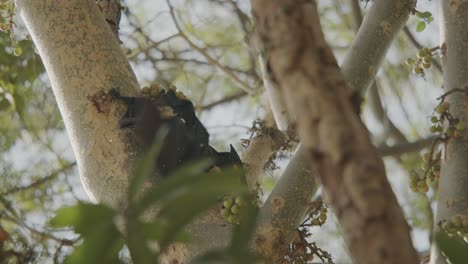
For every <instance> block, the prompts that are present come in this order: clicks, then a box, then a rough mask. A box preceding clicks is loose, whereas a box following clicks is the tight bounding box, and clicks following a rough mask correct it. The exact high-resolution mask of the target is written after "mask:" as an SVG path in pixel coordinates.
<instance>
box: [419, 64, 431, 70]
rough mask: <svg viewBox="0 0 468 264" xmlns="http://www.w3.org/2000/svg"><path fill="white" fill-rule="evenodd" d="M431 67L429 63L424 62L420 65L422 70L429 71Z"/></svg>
mask: <svg viewBox="0 0 468 264" xmlns="http://www.w3.org/2000/svg"><path fill="white" fill-rule="evenodd" d="M431 65H432V64H431V63H430V62H429V63H425V62H423V63H421V66H422V67H423V68H424V69H429V68H430V67H431Z"/></svg>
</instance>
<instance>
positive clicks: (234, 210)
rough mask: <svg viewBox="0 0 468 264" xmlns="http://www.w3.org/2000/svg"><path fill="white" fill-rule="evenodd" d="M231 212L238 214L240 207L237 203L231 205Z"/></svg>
mask: <svg viewBox="0 0 468 264" xmlns="http://www.w3.org/2000/svg"><path fill="white" fill-rule="evenodd" d="M231 213H233V214H238V213H239V207H238V206H237V205H233V206H232V207H231Z"/></svg>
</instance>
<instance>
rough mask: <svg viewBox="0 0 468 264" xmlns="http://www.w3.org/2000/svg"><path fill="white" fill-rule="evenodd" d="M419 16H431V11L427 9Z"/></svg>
mask: <svg viewBox="0 0 468 264" xmlns="http://www.w3.org/2000/svg"><path fill="white" fill-rule="evenodd" d="M421 17H422V18H430V17H432V13H431V12H429V11H426V12H423V13H421Z"/></svg>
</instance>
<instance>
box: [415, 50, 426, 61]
mask: <svg viewBox="0 0 468 264" xmlns="http://www.w3.org/2000/svg"><path fill="white" fill-rule="evenodd" d="M425 55H426V50H425V49H420V50H419V51H418V53H416V56H417V57H418V59H422V58H424V56H425Z"/></svg>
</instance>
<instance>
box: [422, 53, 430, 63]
mask: <svg viewBox="0 0 468 264" xmlns="http://www.w3.org/2000/svg"><path fill="white" fill-rule="evenodd" d="M422 61H423V63H431V62H432V56H431V55H430V54H426V56H424V58H423V59H422Z"/></svg>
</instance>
